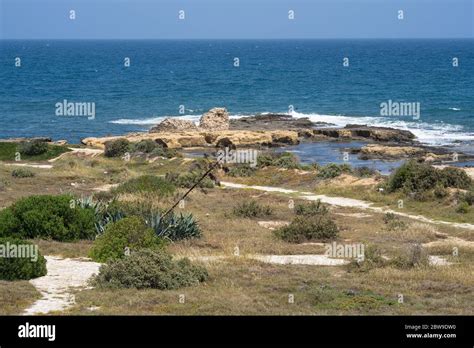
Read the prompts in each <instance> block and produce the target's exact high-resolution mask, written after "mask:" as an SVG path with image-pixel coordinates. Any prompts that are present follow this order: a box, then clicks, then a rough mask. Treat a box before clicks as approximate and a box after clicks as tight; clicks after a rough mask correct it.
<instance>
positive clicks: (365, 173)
mask: <svg viewBox="0 0 474 348" xmlns="http://www.w3.org/2000/svg"><path fill="white" fill-rule="evenodd" d="M352 172H353V173H354V174H355V175H356V176H358V177H359V178H370V177H372V176H374V175H377V174H378V173H379V172H378V171H377V170H375V169H372V168H369V167H358V168H354V169H353V171H352Z"/></svg>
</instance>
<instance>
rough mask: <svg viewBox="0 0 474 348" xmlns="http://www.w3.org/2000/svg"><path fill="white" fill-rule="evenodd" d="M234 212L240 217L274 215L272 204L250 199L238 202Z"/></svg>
mask: <svg viewBox="0 0 474 348" xmlns="http://www.w3.org/2000/svg"><path fill="white" fill-rule="evenodd" d="M233 213H234V215H236V216H240V217H246V218H256V217H265V216H269V215H272V213H273V210H272V208H271V207H270V206H264V205H261V204H260V203H258V202H257V201H255V200H250V201H245V202H243V203H239V204H237V206H235V207H234V210H233Z"/></svg>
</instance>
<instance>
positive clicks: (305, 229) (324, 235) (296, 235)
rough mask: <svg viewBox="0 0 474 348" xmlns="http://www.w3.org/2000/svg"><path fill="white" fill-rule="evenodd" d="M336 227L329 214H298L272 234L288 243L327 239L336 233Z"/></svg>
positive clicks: (335, 235)
mask: <svg viewBox="0 0 474 348" xmlns="http://www.w3.org/2000/svg"><path fill="white" fill-rule="evenodd" d="M338 232H339V231H338V228H337V225H336V223H335V222H334V221H333V219H332V218H331V216H330V215H329V214H318V215H298V216H296V217H295V218H294V219H293V221H292V222H291V223H290V224H289V225H288V226H283V227H281V228H279V229H277V230H275V231H274V234H275V235H276V236H277V237H278V238H281V239H283V240H284V241H286V242H290V243H303V242H307V241H327V240H330V239H334V238H335V237H337V235H338Z"/></svg>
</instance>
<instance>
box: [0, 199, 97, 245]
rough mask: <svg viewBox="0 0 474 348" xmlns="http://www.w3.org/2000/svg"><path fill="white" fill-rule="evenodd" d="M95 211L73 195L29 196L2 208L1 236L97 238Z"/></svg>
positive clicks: (68, 238)
mask: <svg viewBox="0 0 474 348" xmlns="http://www.w3.org/2000/svg"><path fill="white" fill-rule="evenodd" d="M94 224H95V213H94V210H93V209H91V208H87V209H84V208H81V207H79V206H76V205H75V199H74V197H73V196H70V195H60V196H50V195H40V196H29V197H26V198H22V199H20V200H18V201H17V202H16V203H14V204H13V205H11V206H10V207H8V208H5V209H3V210H2V211H0V236H14V237H18V238H43V239H54V240H57V241H73V240H77V239H93V238H94V237H95V235H96V230H95V227H94Z"/></svg>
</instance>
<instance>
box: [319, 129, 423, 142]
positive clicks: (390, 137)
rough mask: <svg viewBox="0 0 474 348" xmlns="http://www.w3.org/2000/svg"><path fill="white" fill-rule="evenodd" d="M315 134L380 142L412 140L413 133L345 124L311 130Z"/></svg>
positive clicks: (413, 137)
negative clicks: (341, 126)
mask: <svg viewBox="0 0 474 348" xmlns="http://www.w3.org/2000/svg"><path fill="white" fill-rule="evenodd" d="M313 133H314V134H315V135H318V134H322V135H325V136H327V137H331V138H347V139H356V138H365V139H372V140H376V141H381V142H389V141H394V142H405V143H406V142H412V141H413V139H415V135H414V134H413V133H412V132H410V131H407V130H401V129H394V128H385V127H368V126H364V125H347V126H345V127H344V128H322V129H315V130H314V131H313Z"/></svg>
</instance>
